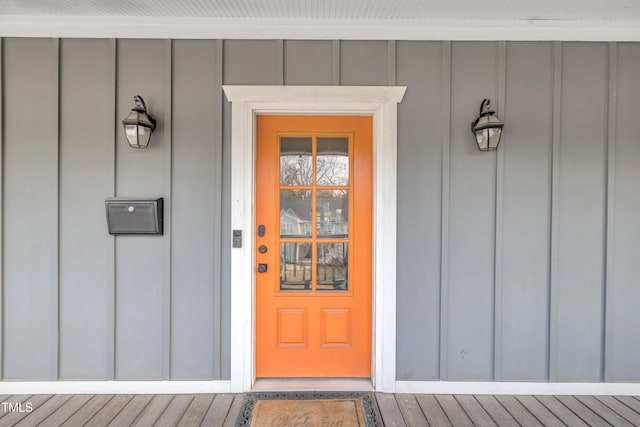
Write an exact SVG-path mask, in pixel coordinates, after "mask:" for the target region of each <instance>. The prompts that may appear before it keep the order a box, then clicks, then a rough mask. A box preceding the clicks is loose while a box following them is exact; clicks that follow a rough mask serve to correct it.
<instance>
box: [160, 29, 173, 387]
mask: <svg viewBox="0 0 640 427" xmlns="http://www.w3.org/2000/svg"><path fill="white" fill-rule="evenodd" d="M172 48H173V40H171V39H168V40H165V41H164V70H165V74H164V79H165V80H164V84H165V91H166V97H165V105H164V114H163V116H164V123H162V124H161V126H162V128H163V135H164V141H163V145H164V146H165V150H164V168H163V172H164V185H163V188H164V191H165V198H164V214H163V215H164V236H163V248H162V252H163V258H164V259H163V269H164V271H163V274H162V276H163V282H164V283H163V293H164V295H163V298H162V311H163V315H162V321H163V322H162V323H163V325H162V336H163V337H164V342H163V343H162V378H163V379H166V380H168V379H171V260H172V257H171V203H172V199H171V181H172V179H171V171H172V168H171V166H172V162H171V160H172V156H171V145H172V137H173V135H172V127H171V124H172V121H171V118H172V115H171V109H172V98H173V97H172V77H173V74H172Z"/></svg>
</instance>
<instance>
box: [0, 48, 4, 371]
mask: <svg viewBox="0 0 640 427" xmlns="http://www.w3.org/2000/svg"><path fill="white" fill-rule="evenodd" d="M3 59H4V38H2V37H0V284H2V283H4V62H3ZM2 379H4V286H0V380H2Z"/></svg>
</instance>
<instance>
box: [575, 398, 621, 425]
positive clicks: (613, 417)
mask: <svg viewBox="0 0 640 427" xmlns="http://www.w3.org/2000/svg"><path fill="white" fill-rule="evenodd" d="M576 399H578V400H579V401H580V402H582V404H583V405H585V406H586V407H587V408H589V409H591V410H592V411H593V412H595V413H596V414H598V415H599V416H600V417H601V418H603V419H605V420H606V421H607V422H608V423H609V424H611V425H612V426H615V427H633V425H632V424H631V423H630V422H629V421H627V420H625V419H624V418H623V417H621V416H620V414H617V413H616V412H615V411H613V410H612V409H611V408H609V407H608V406H606V405H605V404H603V403H602V402H600V401H599V400H598V399H596V398H595V397H593V396H576Z"/></svg>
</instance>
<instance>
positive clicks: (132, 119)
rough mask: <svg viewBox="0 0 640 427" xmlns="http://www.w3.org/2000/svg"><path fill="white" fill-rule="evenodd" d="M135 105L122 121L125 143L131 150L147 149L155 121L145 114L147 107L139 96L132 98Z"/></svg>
mask: <svg viewBox="0 0 640 427" xmlns="http://www.w3.org/2000/svg"><path fill="white" fill-rule="evenodd" d="M133 100H134V101H135V103H136V105H135V106H134V107H133V108H132V109H131V112H130V113H129V115H128V116H127V118H126V119H124V120H123V121H122V125H123V126H124V132H125V134H126V135H127V141H129V145H130V146H131V148H147V147H148V146H149V139H150V138H151V132H153V130H154V129H155V128H156V119H154V118H153V116H152V115H151V114H149V113H148V112H147V105H146V104H145V103H144V99H142V97H141V96H140V95H136V96H134V97H133Z"/></svg>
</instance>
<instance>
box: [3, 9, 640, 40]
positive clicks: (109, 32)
mask: <svg viewBox="0 0 640 427" xmlns="http://www.w3.org/2000/svg"><path fill="white" fill-rule="evenodd" d="M0 37H72V38H73V37H80V38H154V39H156V38H157V39H164V38H172V39H291V40H296V39H297V40H337V39H341V40H489V41H492V40H523V41H524V40H526V41H537V40H564V41H640V24H639V23H638V22H637V21H561V20H538V19H531V20H513V21H490V20H487V21H482V20H402V19H396V20H393V19H388V20H381V19H349V20H344V19H343V20H340V19H291V18H289V19H284V18H180V17H144V16H140V17H138V16H136V17H131V16H106V17H95V16H22V15H4V16H0Z"/></svg>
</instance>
